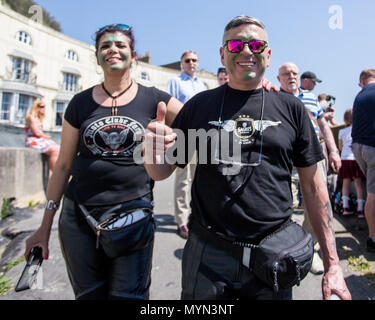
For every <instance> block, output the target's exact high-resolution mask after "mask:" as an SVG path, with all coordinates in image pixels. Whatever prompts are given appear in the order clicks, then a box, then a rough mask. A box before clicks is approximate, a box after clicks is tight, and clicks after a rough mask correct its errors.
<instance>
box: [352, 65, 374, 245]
mask: <svg viewBox="0 0 375 320" xmlns="http://www.w3.org/2000/svg"><path fill="white" fill-rule="evenodd" d="M359 86H360V87H361V88H362V90H361V91H360V92H359V93H358V94H357V96H356V98H355V100H354V104H353V126H352V139H353V144H352V149H353V153H354V155H355V158H356V160H357V162H358V165H359V166H360V168H361V170H362V171H363V173H364V174H365V176H366V189H367V199H366V204H365V217H366V221H367V225H368V229H369V237H368V239H367V250H368V251H370V252H375V70H374V69H366V70H363V71H362V72H361V74H360V76H359Z"/></svg>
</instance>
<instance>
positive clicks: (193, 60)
mask: <svg viewBox="0 0 375 320" xmlns="http://www.w3.org/2000/svg"><path fill="white" fill-rule="evenodd" d="M190 61H192V62H194V63H195V62H197V61H198V59H185V60H184V62H185V63H190Z"/></svg>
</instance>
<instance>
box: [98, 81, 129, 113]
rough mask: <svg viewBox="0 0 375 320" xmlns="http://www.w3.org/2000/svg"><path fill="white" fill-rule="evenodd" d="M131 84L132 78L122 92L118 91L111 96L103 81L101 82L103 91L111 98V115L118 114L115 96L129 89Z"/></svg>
mask: <svg viewBox="0 0 375 320" xmlns="http://www.w3.org/2000/svg"><path fill="white" fill-rule="evenodd" d="M132 84H133V80H131V82H130V85H129V86H128V87H127V88H126V89H125V90H124V91H122V92H120V93H119V94H118V95H117V96H113V95H111V94H110V93H109V92H108V90H107V89H106V88H105V87H104V82H102V88H103V90H104V92H105V93H106V94H107V95H108V96H109V97H111V98H112V116H117V114H118V109H117V100H116V99H117V98H118V97H120V96H122V95H123V94H124V93H125V92H126V91H128V90H129V89H130V87H131V86H132Z"/></svg>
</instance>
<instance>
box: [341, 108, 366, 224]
mask: <svg viewBox="0 0 375 320" xmlns="http://www.w3.org/2000/svg"><path fill="white" fill-rule="evenodd" d="M352 119H353V118H352V109H348V110H346V111H345V113H344V122H345V128H344V129H341V130H340V131H339V149H340V150H341V160H342V166H341V168H340V171H339V178H340V179H341V180H342V201H343V207H344V211H343V215H344V216H347V215H351V214H353V210H352V209H351V208H350V206H349V201H350V197H349V194H350V186H351V183H352V180H353V181H354V187H355V191H356V193H357V217H358V218H360V219H363V218H364V217H365V215H364V212H363V207H364V203H365V200H364V191H363V180H364V179H365V176H364V174H363V173H362V171H361V169H360V168H359V165H358V163H357V161H356V160H355V156H354V154H353V151H352Z"/></svg>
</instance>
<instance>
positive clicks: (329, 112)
mask: <svg viewBox="0 0 375 320" xmlns="http://www.w3.org/2000/svg"><path fill="white" fill-rule="evenodd" d="M334 99H335V98H334V97H332V96H329V95H328V96H327V95H326V94H325V93H321V94H320V95H318V104H319V106H320V108H321V109H322V110H323V112H324V118H325V119H326V121H327V122H328V124H329V126H330V127H334V126H338V125H340V124H339V123H338V122H336V120H335V107H334V105H333V103H334ZM331 100H332V101H333V102H331V103H330V101H331Z"/></svg>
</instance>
